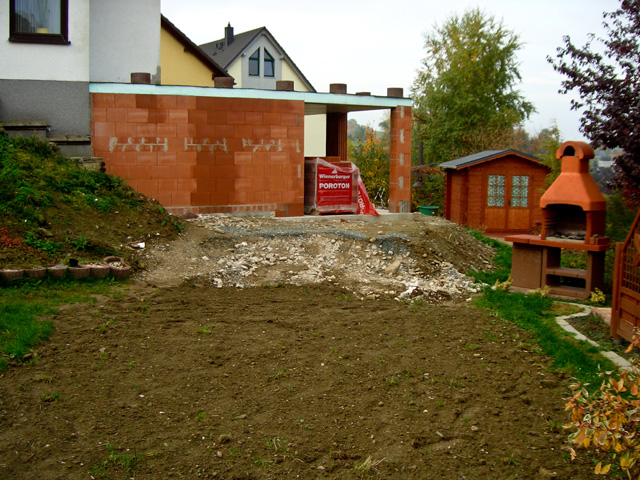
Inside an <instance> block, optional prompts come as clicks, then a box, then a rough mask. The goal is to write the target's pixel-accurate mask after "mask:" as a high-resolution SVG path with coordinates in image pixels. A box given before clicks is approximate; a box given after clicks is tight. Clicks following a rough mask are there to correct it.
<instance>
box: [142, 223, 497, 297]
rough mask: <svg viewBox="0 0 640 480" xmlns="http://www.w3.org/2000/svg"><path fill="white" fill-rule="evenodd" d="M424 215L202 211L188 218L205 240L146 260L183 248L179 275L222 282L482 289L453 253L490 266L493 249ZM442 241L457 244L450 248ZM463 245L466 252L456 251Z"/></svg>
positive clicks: (446, 291) (447, 293)
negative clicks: (397, 221) (385, 218)
mask: <svg viewBox="0 0 640 480" xmlns="http://www.w3.org/2000/svg"><path fill="white" fill-rule="evenodd" d="M421 217H424V216H420V217H416V220H415V221H414V222H409V225H407V224H404V225H394V223H388V224H387V223H385V224H371V223H367V222H363V221H348V222H344V221H342V222H341V221H334V222H329V221H310V222H291V221H286V220H282V219H273V218H253V217H231V216H226V215H201V216H199V217H197V218H195V219H191V220H189V222H190V223H192V224H193V225H195V226H197V227H198V228H199V230H200V232H201V233H200V235H199V237H198V238H199V239H201V240H200V241H199V242H193V241H192V242H191V244H190V245H189V244H188V242H186V243H185V239H182V240H180V241H179V242H177V243H176V242H174V244H173V245H166V246H164V248H162V247H161V248H157V249H156V250H150V251H148V252H147V253H146V255H147V262H148V263H149V264H160V263H163V268H164V269H165V270H166V268H167V261H166V259H167V258H168V257H170V256H175V255H179V254H181V253H182V254H183V258H182V262H181V268H177V269H176V270H174V273H175V275H176V280H178V281H183V280H194V279H196V280H199V281H201V282H204V283H205V284H209V285H212V286H214V287H219V288H222V287H228V286H233V287H236V288H245V287H250V286H261V285H262V286H265V285H272V286H274V285H300V286H302V285H310V284H320V283H330V284H333V285H336V286H339V287H341V288H344V289H345V290H347V291H348V292H350V293H352V294H353V295H354V296H357V297H359V298H377V297H379V296H381V295H385V296H394V297H396V298H399V299H424V300H425V301H428V302H439V301H443V300H448V299H452V298H455V299H463V298H469V297H470V295H471V294H473V293H476V292H478V291H479V290H480V288H481V285H479V284H476V283H474V281H473V280H472V279H470V278H469V277H467V276H465V275H464V274H463V273H461V272H460V271H459V269H458V268H456V267H455V266H454V264H453V263H452V261H449V260H454V261H456V260H457V261H458V263H460V260H461V258H462V257H465V258H466V257H468V259H469V260H468V262H467V264H465V265H462V267H463V268H466V269H469V268H478V266H479V265H480V266H489V265H490V262H489V259H490V258H491V256H492V254H493V252H492V251H491V249H490V248H489V247H486V246H485V245H483V244H481V243H480V242H478V241H477V240H475V239H474V238H472V237H470V236H469V235H468V233H467V232H465V231H464V230H463V229H461V228H460V227H458V226H457V225H453V224H450V223H449V222H446V221H445V220H442V219H427V218H426V217H424V218H421ZM394 227H398V228H394ZM202 229H204V230H205V231H206V233H202ZM438 232H439V233H438ZM188 236H189V234H188V233H187V237H188ZM436 240H437V241H436ZM443 242H444V243H443ZM180 243H182V245H180ZM443 244H444V245H447V246H448V247H445V250H446V249H447V248H448V249H449V250H451V251H443V248H442V245H443ZM456 247H457V248H458V250H464V252H460V253H456V252H455V250H456ZM172 254H173V255H172ZM452 256H453V257H456V258H455V259H452V258H451V257H452ZM163 258H164V261H163ZM168 263H171V262H168ZM161 270H162V269H153V268H150V269H148V270H147V272H145V273H143V274H142V277H143V278H144V279H145V280H147V281H149V282H151V283H155V282H159V281H161V280H162V279H160V278H157V277H156V276H155V274H156V273H160V271H161ZM465 271H466V270H465ZM165 280H166V279H165Z"/></svg>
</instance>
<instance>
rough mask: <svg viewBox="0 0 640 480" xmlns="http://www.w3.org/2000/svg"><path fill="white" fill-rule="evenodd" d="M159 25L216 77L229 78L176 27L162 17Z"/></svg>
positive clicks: (223, 70)
mask: <svg viewBox="0 0 640 480" xmlns="http://www.w3.org/2000/svg"><path fill="white" fill-rule="evenodd" d="M160 24H161V25H162V27H163V28H164V29H165V30H166V31H167V32H169V33H170V34H171V35H173V37H174V38H175V39H176V40H177V41H178V42H180V43H181V44H182V45H183V46H184V49H185V51H187V52H189V53H191V54H192V55H194V56H195V57H196V58H197V59H198V60H200V61H201V62H202V63H204V64H205V65H206V66H207V67H208V68H209V69H210V70H211V71H213V74H214V76H216V77H230V76H231V75H229V74H228V73H227V72H226V70H225V69H224V68H222V67H221V66H220V65H219V64H218V63H216V62H215V61H214V60H213V59H212V58H211V57H210V56H209V55H207V54H206V53H205V52H204V51H203V50H202V49H201V48H200V47H199V46H198V45H196V44H195V43H193V42H192V41H191V40H190V39H189V37H187V36H186V35H185V34H184V33H182V32H181V31H180V30H179V29H178V27H176V26H175V25H174V24H173V23H171V22H170V21H169V19H168V18H167V17H165V16H164V15H161V16H160Z"/></svg>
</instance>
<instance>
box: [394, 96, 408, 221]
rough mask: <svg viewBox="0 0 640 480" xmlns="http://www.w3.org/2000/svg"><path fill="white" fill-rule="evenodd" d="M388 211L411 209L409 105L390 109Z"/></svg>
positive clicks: (395, 211) (397, 211) (396, 211)
mask: <svg viewBox="0 0 640 480" xmlns="http://www.w3.org/2000/svg"><path fill="white" fill-rule="evenodd" d="M390 133H391V139H390V142H389V143H390V145H389V212H391V213H407V212H410V211H411V107H395V108H392V109H391V132H390Z"/></svg>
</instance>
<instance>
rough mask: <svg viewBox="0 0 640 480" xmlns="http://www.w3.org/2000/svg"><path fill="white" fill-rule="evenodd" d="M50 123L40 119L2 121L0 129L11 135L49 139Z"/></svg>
mask: <svg viewBox="0 0 640 480" xmlns="http://www.w3.org/2000/svg"><path fill="white" fill-rule="evenodd" d="M49 127H50V125H49V124H48V123H47V122H40V121H21V122H17V121H16V122H0V130H4V133H6V134H7V136H9V137H37V138H39V139H40V140H46V139H47V132H48V131H49Z"/></svg>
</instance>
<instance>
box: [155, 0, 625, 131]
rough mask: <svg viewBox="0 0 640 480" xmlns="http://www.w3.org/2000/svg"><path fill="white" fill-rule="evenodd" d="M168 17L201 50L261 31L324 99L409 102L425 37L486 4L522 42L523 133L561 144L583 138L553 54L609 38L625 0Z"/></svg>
mask: <svg viewBox="0 0 640 480" xmlns="http://www.w3.org/2000/svg"><path fill="white" fill-rule="evenodd" d="M161 2H162V13H163V14H164V15H165V16H166V17H167V18H168V19H169V20H170V21H172V22H173V23H174V24H175V25H176V26H177V27H178V28H179V29H180V30H182V32H183V33H185V34H186V35H187V36H188V37H189V38H190V39H191V40H192V41H194V42H195V43H197V44H199V45H200V44H202V43H206V42H210V41H213V40H217V39H219V38H222V37H223V36H224V27H225V26H226V25H227V23H229V22H230V23H231V25H232V26H233V27H234V31H235V33H240V32H245V31H247V30H252V29H254V28H258V27H262V26H264V27H267V29H268V30H269V31H270V32H271V33H272V34H273V36H274V37H275V38H276V39H277V40H278V42H279V43H280V45H281V46H282V47H283V48H284V49H285V51H286V52H287V54H288V55H289V57H291V59H292V60H293V61H294V62H295V63H296V65H297V66H298V68H299V69H300V70H301V71H302V72H303V73H304V75H305V76H306V77H307V79H308V80H309V81H310V82H311V83H312V84H313V86H314V87H315V88H316V90H317V91H318V92H328V91H329V84H331V83H346V84H347V91H348V93H355V92H360V91H370V92H371V93H372V94H373V95H386V92H387V88H388V87H402V88H404V94H405V96H407V97H408V96H409V94H410V87H411V84H412V82H413V80H414V78H415V76H416V71H417V70H418V69H419V68H420V66H421V60H422V59H423V58H424V53H425V52H424V34H425V33H426V32H429V31H432V30H433V26H434V25H436V24H437V25H441V24H442V23H443V22H444V21H446V20H447V19H448V18H449V17H450V16H451V15H453V14H458V15H462V14H463V13H464V12H465V11H466V10H468V9H470V8H475V7H480V8H481V9H482V10H483V11H484V12H485V13H486V14H488V15H491V16H493V17H494V18H495V19H496V20H499V21H502V22H503V24H504V25H505V26H506V27H507V28H508V29H510V30H512V31H514V32H515V33H516V34H518V35H519V36H520V40H521V41H522V43H523V44H524V45H523V47H522V49H521V50H520V52H519V53H518V60H519V62H520V73H521V75H522V84H521V85H520V86H519V90H520V91H521V92H522V93H523V95H524V96H525V98H526V99H527V100H529V101H531V102H533V103H534V105H535V106H536V109H537V110H538V113H536V114H534V115H533V116H532V118H531V120H530V121H529V122H527V123H526V125H525V128H526V129H527V130H528V131H529V133H531V134H536V133H538V132H539V131H540V130H542V129H543V128H547V127H549V126H551V125H552V124H553V122H554V121H555V122H557V124H558V126H559V127H560V131H561V133H562V137H563V140H583V136H582V134H581V133H580V132H579V130H578V127H579V117H580V115H579V113H577V112H574V111H571V110H570V97H569V96H568V95H561V94H559V93H558V89H559V88H560V82H561V80H562V77H561V76H560V75H558V74H556V73H555V72H554V70H553V68H552V66H551V65H550V64H549V63H548V62H547V61H546V57H547V56H548V55H551V56H553V57H555V52H556V48H557V47H559V46H561V45H562V37H563V36H564V35H569V36H570V37H571V39H572V40H573V42H574V43H575V44H577V45H580V46H581V45H583V44H584V43H585V42H586V41H587V34H588V33H595V34H596V36H604V28H603V27H602V22H603V18H602V13H603V12H605V11H607V12H610V11H613V10H615V9H617V8H618V7H619V4H620V2H619V1H618V0H534V1H531V0H484V1H483V2H473V1H467V0H448V1H444V2H443V1H440V0H439V1H435V0H396V1H389V0H384V1H383V0H368V1H366V2H364V1H361V0H351V1H349V0H340V1H338V0H324V1H322V2H320V1H313V2H307V1H302V2H294V1H292V0H270V1H264V0H227V1H225V2H222V1H212V0H161ZM355 118H356V119H357V120H358V121H359V122H360V123H371V124H372V125H373V126H377V123H378V121H379V120H380V119H381V118H382V114H381V113H380V112H369V113H361V114H358V116H356V117H355Z"/></svg>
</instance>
